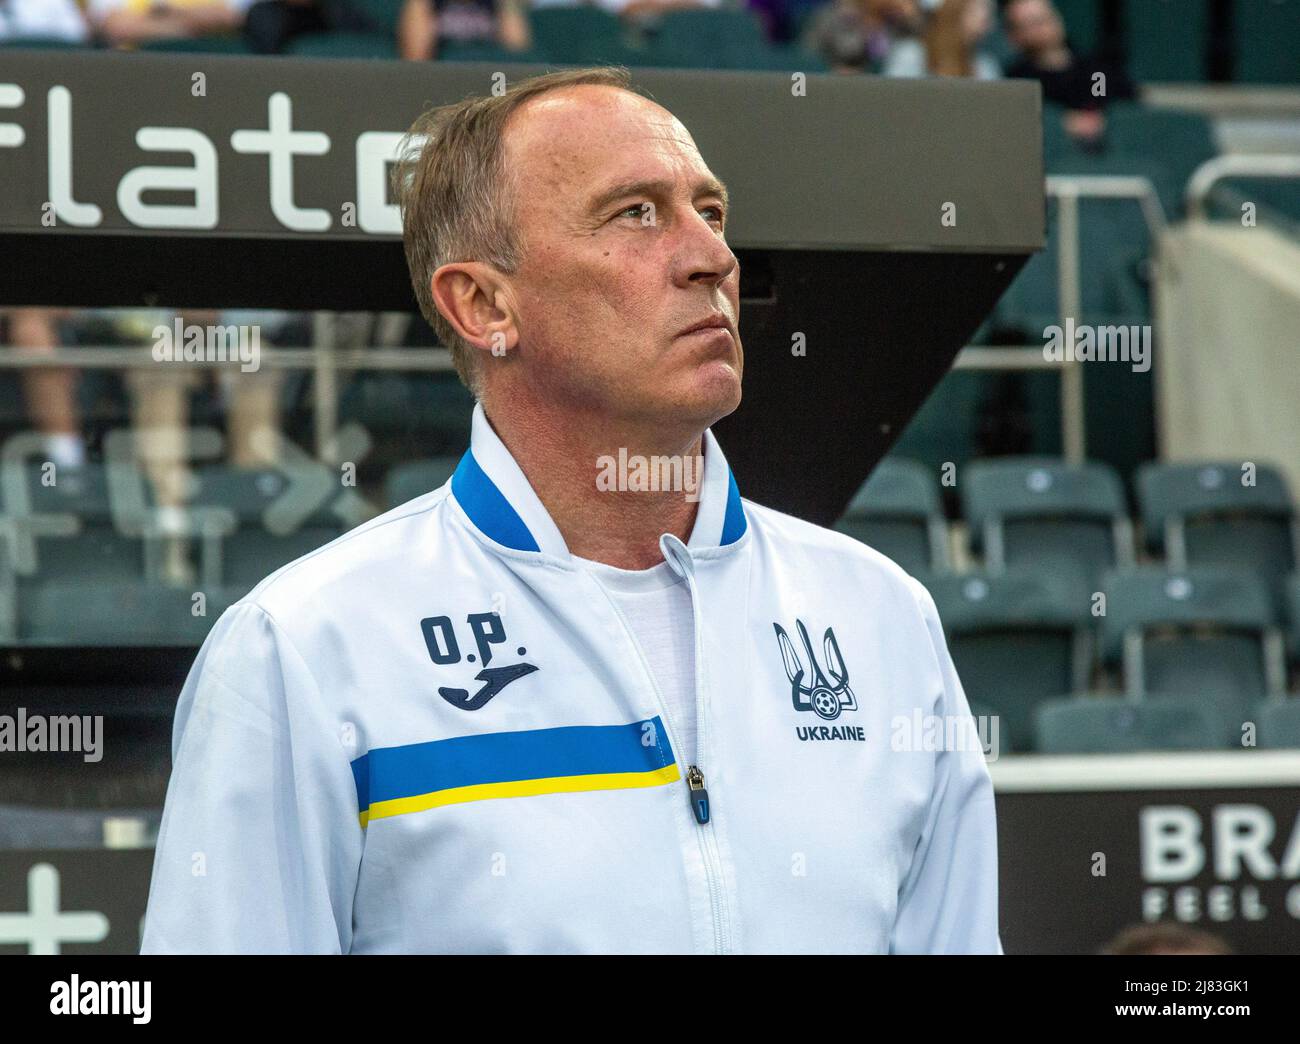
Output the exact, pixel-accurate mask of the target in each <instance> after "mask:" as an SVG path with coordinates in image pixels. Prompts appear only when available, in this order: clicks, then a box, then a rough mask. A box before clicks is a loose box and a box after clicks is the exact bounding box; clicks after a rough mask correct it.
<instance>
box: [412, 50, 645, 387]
mask: <svg viewBox="0 0 1300 1044" xmlns="http://www.w3.org/2000/svg"><path fill="white" fill-rule="evenodd" d="M586 84H593V85H597V86H604V87H617V88H620V89H621V90H626V91H630V90H632V86H631V75H630V74H629V73H628V70H627V69H625V68H623V67H622V66H596V67H589V68H582V69H571V70H567V71H565V72H554V73H547V74H545V75H542V76H534V77H531V78H529V79H527V80H521V81H520V82H519V83H516V84H515V85H514V86H512V87H510V88H508V89H507V90H506V91H505V92H504V93H502V94H500V95H486V96H482V95H476V96H473V97H469V98H466V99H465V100H463V101H459V102H455V103H453V104H450V105H442V106H439V107H438V108H434V109H429V110H428V111H427V112H425V113H424V114H423V115H421V116H420V118H419V119H417V120H416V121H415V123H413V124H412V125H411V128H410V130H409V131H407V133H406V137H405V138H404V139H403V141H402V145H401V147H400V150H399V159H398V161H397V164H396V166H395V168H394V170H393V195H394V197H395V198H396V200H397V204H398V206H399V207H400V208H401V212H402V242H403V244H404V246H405V248H406V264H407V267H408V268H409V269H410V271H411V285H412V286H413V287H414V289H415V299H416V301H417V302H418V303H419V305H420V313H421V314H422V315H423V316H424V318H425V319H426V320H427V321H428V322H429V325H430V326H432V327H433V329H434V332H435V333H437V335H438V337H439V339H440V340H441V341H442V343H443V344H445V345H446V346H447V347H448V348H449V349H450V350H451V358H452V362H453V363H454V364H455V367H456V372H457V373H458V374H459V375H460V379H461V380H462V381H463V382H464V383H465V386H466V387H467V388H469V390H470V391H471V392H473V393H474V396H475V398H477V397H478V396H479V392H480V381H479V372H478V369H479V368H478V363H477V354H476V349H475V348H474V346H473V345H471V344H469V343H468V342H466V341H465V340H464V339H463V338H461V337H460V336H459V335H458V334H457V333H456V331H455V329H454V328H453V327H452V325H451V323H449V322H448V321H447V319H446V318H445V317H444V316H443V315H442V313H441V312H439V311H438V307H437V305H435V304H434V301H433V294H432V292H431V290H430V282H431V281H432V279H433V273H434V272H435V271H437V270H438V269H439V268H440V267H441V266H442V265H445V264H450V263H452V262H454V261H481V262H484V263H486V264H489V265H491V266H492V267H494V268H496V269H499V270H500V271H502V272H506V273H513V272H515V271H516V270H517V269H518V267H519V264H520V260H521V257H522V252H523V244H522V243H521V241H520V238H519V235H518V223H517V221H516V220H515V202H516V200H517V198H518V197H517V193H516V188H517V180H516V179H517V175H518V171H505V170H504V169H503V167H504V155H503V154H504V151H505V150H504V149H503V147H502V139H503V136H504V133H505V127H506V121H507V120H509V118H510V116H511V115H512V114H513V113H514V112H515V111H516V110H517V109H519V108H520V106H522V105H523V104H524V103H525V102H528V101H530V100H531V99H533V98H536V97H537V96H538V95H541V94H546V93H547V92H549V91H554V90H559V89H561V88H564V87H576V86H580V85H586Z"/></svg>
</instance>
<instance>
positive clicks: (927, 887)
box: [890, 580, 1002, 954]
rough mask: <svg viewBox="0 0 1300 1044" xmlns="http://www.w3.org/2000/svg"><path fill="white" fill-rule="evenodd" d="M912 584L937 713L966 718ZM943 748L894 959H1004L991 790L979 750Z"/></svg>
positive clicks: (906, 887)
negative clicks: (934, 670) (934, 680)
mask: <svg viewBox="0 0 1300 1044" xmlns="http://www.w3.org/2000/svg"><path fill="white" fill-rule="evenodd" d="M910 582H911V583H912V584H913V585H914V591H915V594H916V597H917V600H918V601H919V602H920V604H921V611H922V615H923V616H924V617H925V625H926V630H927V631H928V635H929V644H930V647H931V650H932V651H933V655H934V657H935V660H936V662H937V665H938V673H939V677H940V678H941V680H942V687H943V691H942V694H941V695H940V696H939V698H938V700H937V706H936V707H935V709H934V711H933V713H934V714H936V715H939V716H943V715H953V716H969V715H970V706H969V704H968V703H967V701H966V694H965V693H964V692H963V691H962V687H961V682H960V681H959V680H958V678H957V671H956V669H955V668H954V667H953V663H952V657H951V655H950V654H949V652H948V646H947V643H946V642H945V641H944V637H943V629H942V627H941V626H940V623H939V613H938V610H937V609H936V608H935V605H934V600H933V599H932V598H931V597H930V593H929V592H928V591H926V590H925V588H924V587H922V586H921V585H920V584H919V583H917V582H916V581H915V580H912V581H910ZM991 735H992V734H991V733H990V736H991ZM944 746H945V744H942V743H941V744H940V748H941V749H940V750H939V751H938V752H937V753H936V754H935V768H934V784H933V790H932V793H931V797H930V809H929V813H928V815H927V816H926V821H925V826H924V829H923V831H922V833H921V837H920V840H919V841H918V842H917V846H916V851H915V853H914V855H913V859H912V865H911V867H910V869H909V870H908V873H907V875H906V877H905V878H904V880H903V884H902V886H901V888H900V889H899V897H898V912H897V918H896V920H895V922H894V931H893V937H892V939H891V942H890V952H892V953H984V954H1000V953H1001V952H1002V941H1001V939H1000V938H999V935H998V851H997V822H996V815H995V812H994V806H993V783H992V781H991V780H990V778H989V772H988V768H987V766H986V765H985V763H984V755H983V753H982V751H981V750H980V749H978V745H977V744H974V743H970V744H954V746H966V747H967V749H964V750H946V749H942V748H943V747H944ZM971 748H974V749H971Z"/></svg>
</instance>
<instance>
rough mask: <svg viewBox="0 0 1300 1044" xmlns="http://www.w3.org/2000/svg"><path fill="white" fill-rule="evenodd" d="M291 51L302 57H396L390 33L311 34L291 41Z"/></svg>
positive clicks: (394, 43)
mask: <svg viewBox="0 0 1300 1044" xmlns="http://www.w3.org/2000/svg"><path fill="white" fill-rule="evenodd" d="M286 51H287V53H289V54H292V55H297V56H298V57H299V58H396V57H397V41H396V39H395V38H394V37H393V36H392V35H391V34H389V33H378V32H376V33H346V32H329V33H308V34H306V35H305V36H299V37H296V38H295V39H293V40H292V41H290V43H289V46H288V47H287V48H286Z"/></svg>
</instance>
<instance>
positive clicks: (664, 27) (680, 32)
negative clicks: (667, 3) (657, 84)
mask: <svg viewBox="0 0 1300 1044" xmlns="http://www.w3.org/2000/svg"><path fill="white" fill-rule="evenodd" d="M767 49H768V43H767V38H766V36H765V35H764V33H763V27H762V25H761V24H760V23H759V21H758V19H757V17H756V16H755V15H754V14H753V13H752V12H750V11H747V10H723V9H720V8H711V9H697V10H682V11H669V12H667V13H666V14H664V15H663V17H662V18H661V20H660V21H659V23H658V25H657V26H656V27H655V29H654V30H653V31H652V32H651V34H650V35H649V38H648V40H647V42H646V51H647V54H648V55H649V59H650V61H651V62H652V63H653V64H655V65H658V66H661V67H664V68H686V69H746V68H751V67H752V66H751V64H750V63H751V62H752V61H754V60H755V59H754V58H753V56H754V55H755V54H761V53H763V52H765V51H766V50H767Z"/></svg>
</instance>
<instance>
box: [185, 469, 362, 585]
mask: <svg viewBox="0 0 1300 1044" xmlns="http://www.w3.org/2000/svg"><path fill="white" fill-rule="evenodd" d="M341 492H343V490H342V488H341V487H340V485H339V481H338V477H337V475H336V474H335V473H334V472H332V471H329V470H327V469H321V468H306V469H297V468H284V467H281V468H274V469H271V468H249V469H240V468H225V467H210V468H201V469H199V470H198V471H197V472H196V473H195V477H194V490H193V493H192V495H191V497H190V500H189V505H188V506H189V508H190V510H191V511H194V510H196V509H197V510H209V511H221V510H225V511H230V512H232V513H233V515H234V518H235V524H236V527H237V528H235V529H234V531H233V532H231V533H230V534H229V535H228V536H227V537H226V538H225V539H224V540H223V541H222V544H221V562H220V566H219V568H218V569H216V570H215V576H212V577H211V579H212V580H214V581H216V582H220V583H223V584H228V585H230V586H232V587H233V588H235V589H237V590H238V591H239V592H240V593H243V592H244V591H246V590H248V589H249V588H251V587H252V586H253V585H254V584H256V583H257V582H258V581H260V580H261V579H262V578H263V577H265V576H267V575H268V574H269V573H272V572H274V571H275V570H276V569H278V568H280V566H282V565H284V564H286V563H287V562H291V561H293V560H294V559H295V558H298V557H300V556H302V555H305V554H307V553H308V552H309V551H314V550H315V549H316V548H318V547H321V546H322V545H324V544H327V543H329V542H330V541H331V540H333V539H334V538H335V537H337V536H339V535H341V534H342V533H343V532H345V531H346V530H347V529H348V528H349V526H348V523H347V522H345V521H344V520H343V519H340V518H339V517H338V516H337V515H336V514H335V513H334V512H333V511H332V510H331V505H332V504H333V502H334V501H335V499H336V498H337V497H338V496H339V494H340V493H341Z"/></svg>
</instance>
